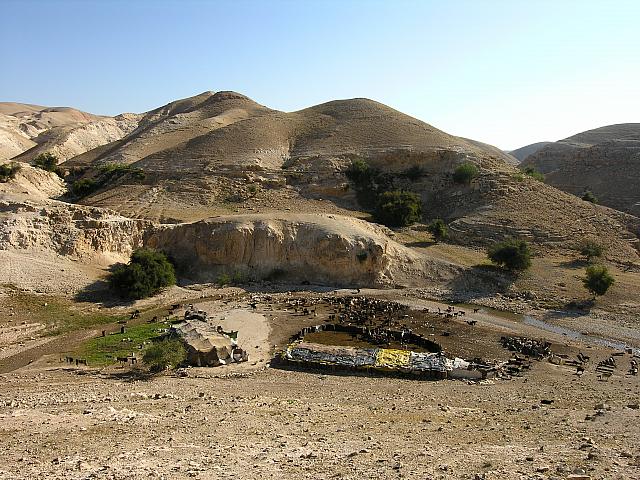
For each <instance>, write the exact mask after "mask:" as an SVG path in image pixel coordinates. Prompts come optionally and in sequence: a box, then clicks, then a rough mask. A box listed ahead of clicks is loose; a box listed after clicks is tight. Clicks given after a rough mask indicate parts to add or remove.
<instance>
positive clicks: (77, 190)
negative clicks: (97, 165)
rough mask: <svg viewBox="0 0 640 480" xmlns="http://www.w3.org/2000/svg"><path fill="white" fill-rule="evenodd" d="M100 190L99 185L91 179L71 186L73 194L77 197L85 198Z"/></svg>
mask: <svg viewBox="0 0 640 480" xmlns="http://www.w3.org/2000/svg"><path fill="white" fill-rule="evenodd" d="M97 189H98V184H97V183H96V182H95V180H92V179H90V178H83V179H82V180H76V181H75V182H73V184H72V185H71V192H72V193H73V194H74V195H75V196H77V197H85V196H87V195H89V194H90V193H92V192H94V191H95V190H97Z"/></svg>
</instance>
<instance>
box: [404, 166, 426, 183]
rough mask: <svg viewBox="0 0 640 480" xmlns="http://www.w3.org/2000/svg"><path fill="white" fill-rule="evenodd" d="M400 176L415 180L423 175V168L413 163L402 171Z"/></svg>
mask: <svg viewBox="0 0 640 480" xmlns="http://www.w3.org/2000/svg"><path fill="white" fill-rule="evenodd" d="M402 176H404V177H406V178H408V179H409V180H411V181H412V182H415V181H417V180H419V179H420V177H422V176H424V170H423V169H422V167H420V166H419V165H414V166H413V167H409V168H407V169H406V170H405V171H404V172H402Z"/></svg>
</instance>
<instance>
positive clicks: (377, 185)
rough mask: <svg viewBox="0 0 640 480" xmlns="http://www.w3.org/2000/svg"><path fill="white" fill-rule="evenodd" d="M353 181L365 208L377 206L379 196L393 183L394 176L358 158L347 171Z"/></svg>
mask: <svg viewBox="0 0 640 480" xmlns="http://www.w3.org/2000/svg"><path fill="white" fill-rule="evenodd" d="M345 175H346V177H347V178H348V179H349V180H351V182H353V185H354V187H355V191H356V198H357V199H358V203H360V205H362V206H363V207H365V208H375V206H376V204H377V203H378V196H379V195H380V194H381V193H382V192H385V191H387V190H389V189H391V187H392V185H393V177H392V176H391V175H389V174H388V173H384V172H382V171H381V170H380V169H378V168H375V167H370V166H369V165H368V164H367V163H366V162H365V161H364V160H361V159H356V160H354V161H353V162H352V163H351V166H350V167H349V168H348V169H347V171H346V172H345Z"/></svg>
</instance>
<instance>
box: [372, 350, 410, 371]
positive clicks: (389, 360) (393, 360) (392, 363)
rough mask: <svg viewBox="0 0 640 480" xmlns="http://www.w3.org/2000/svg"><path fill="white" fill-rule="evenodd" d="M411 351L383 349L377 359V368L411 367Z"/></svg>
mask: <svg viewBox="0 0 640 480" xmlns="http://www.w3.org/2000/svg"><path fill="white" fill-rule="evenodd" d="M410 356H411V352H410V351H409V350H393V349H388V348H381V349H380V350H379V351H378V356H377V357H376V367H386V368H403V367H408V366H409V358H410Z"/></svg>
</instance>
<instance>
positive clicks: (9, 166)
mask: <svg viewBox="0 0 640 480" xmlns="http://www.w3.org/2000/svg"><path fill="white" fill-rule="evenodd" d="M20 168H21V165H20V164H19V163H16V162H11V163H5V164H2V165H0V182H1V183H6V182H8V181H9V180H11V179H12V178H15V176H16V173H18V172H19V171H20Z"/></svg>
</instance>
